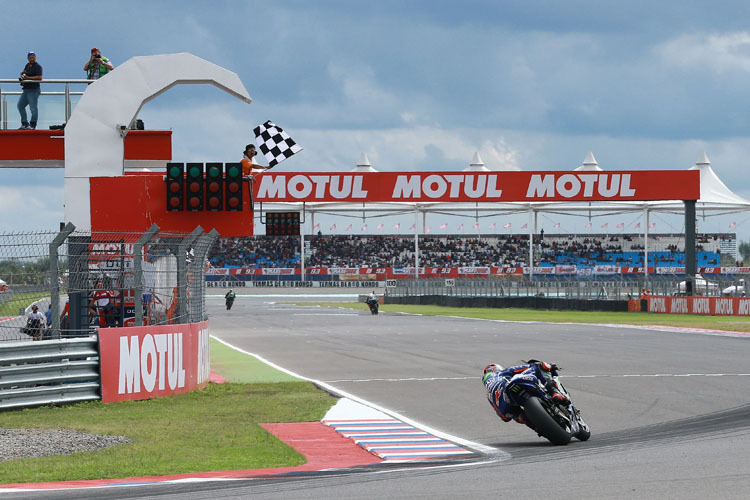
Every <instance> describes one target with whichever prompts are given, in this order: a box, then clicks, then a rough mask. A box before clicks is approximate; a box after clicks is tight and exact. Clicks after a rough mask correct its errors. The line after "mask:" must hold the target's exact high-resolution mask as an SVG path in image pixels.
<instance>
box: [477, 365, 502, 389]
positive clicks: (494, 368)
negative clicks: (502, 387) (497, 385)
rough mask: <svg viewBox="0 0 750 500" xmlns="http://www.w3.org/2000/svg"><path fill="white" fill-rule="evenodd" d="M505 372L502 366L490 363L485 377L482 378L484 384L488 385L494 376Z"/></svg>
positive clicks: (485, 369) (485, 370) (485, 371)
mask: <svg viewBox="0 0 750 500" xmlns="http://www.w3.org/2000/svg"><path fill="white" fill-rule="evenodd" d="M501 371H503V367H502V366H501V365H498V364H495V363H490V364H489V365H487V366H486V367H485V368H484V376H483V377H482V383H483V384H486V383H487V381H488V380H489V379H490V378H491V377H492V375H494V374H495V373H500V372H501Z"/></svg>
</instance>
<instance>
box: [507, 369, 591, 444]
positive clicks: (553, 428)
mask: <svg viewBox="0 0 750 500" xmlns="http://www.w3.org/2000/svg"><path fill="white" fill-rule="evenodd" d="M532 361H534V360H529V361H528V362H529V363H531V362H532ZM558 369H559V368H558ZM548 384H555V386H556V388H557V390H558V391H559V392H560V393H561V394H563V395H565V396H567V398H568V401H569V402H568V403H558V402H555V401H554V400H553V399H552V397H551V395H550V390H549V389H548ZM505 394H507V395H508V397H509V399H510V400H511V403H512V404H514V405H517V406H520V407H522V408H523V410H524V413H525V414H526V420H527V425H528V426H529V427H530V428H531V429H533V430H534V431H536V433H537V434H538V435H540V436H542V437H544V438H546V439H547V440H549V442H550V443H552V444H556V445H564V444H568V442H570V440H571V439H572V438H574V437H575V438H577V439H578V440H580V441H586V440H587V439H588V438H589V437H591V430H590V429H589V426H588V425H586V422H584V420H583V417H581V412H580V411H579V410H578V409H577V408H576V407H575V406H573V403H572V402H571V401H570V394H568V392H567V391H566V390H565V387H563V385H562V384H561V383H560V381H559V380H558V378H557V377H553V378H552V380H550V381H547V380H545V378H544V376H543V375H542V371H541V368H540V367H539V364H538V363H537V364H534V370H533V372H532V373H530V374H524V375H522V376H519V377H514V378H513V379H511V381H510V382H509V383H508V386H507V387H506V388H505Z"/></svg>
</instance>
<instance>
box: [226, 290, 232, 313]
mask: <svg viewBox="0 0 750 500" xmlns="http://www.w3.org/2000/svg"><path fill="white" fill-rule="evenodd" d="M224 298H225V299H226V300H225V305H226V306H227V311H228V310H230V309H231V308H232V304H234V293H232V292H231V291H230V292H229V293H227V294H226V295H225V296H224Z"/></svg>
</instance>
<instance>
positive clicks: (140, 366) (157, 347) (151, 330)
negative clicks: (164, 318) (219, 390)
mask: <svg viewBox="0 0 750 500" xmlns="http://www.w3.org/2000/svg"><path fill="white" fill-rule="evenodd" d="M99 349H100V358H101V362H100V364H101V383H102V401H103V402H105V403H110V402H112V401H126V400H131V401H135V400H140V399H150V398H155V397H160V396H170V395H172V394H183V393H186V392H190V391H194V390H196V389H199V388H202V387H205V386H206V384H208V379H209V376H210V373H211V365H210V348H209V337H208V321H203V322H201V323H192V324H186V325H159V326H142V327H131V328H128V327H126V328H100V329H99Z"/></svg>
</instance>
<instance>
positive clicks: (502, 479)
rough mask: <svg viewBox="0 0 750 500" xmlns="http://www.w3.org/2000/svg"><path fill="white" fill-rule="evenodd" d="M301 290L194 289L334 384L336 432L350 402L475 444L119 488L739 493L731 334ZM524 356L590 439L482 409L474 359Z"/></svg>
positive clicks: (744, 350)
mask: <svg viewBox="0 0 750 500" xmlns="http://www.w3.org/2000/svg"><path fill="white" fill-rule="evenodd" d="M243 292H244V291H243ZM305 292H310V291H307V290H306V291H305ZM315 292H317V293H304V294H303V293H299V291H298V290H289V291H282V290H279V289H274V290H272V291H269V292H268V293H265V291H264V290H256V289H254V290H252V293H249V292H248V293H240V294H239V295H238V297H237V300H236V301H235V304H234V307H233V308H232V310H231V311H226V310H225V308H224V303H223V302H224V301H223V291H221V290H218V289H217V290H209V291H208V293H207V299H206V303H207V307H208V311H209V316H210V318H209V320H210V325H211V333H212V335H213V336H214V337H215V338H216V339H219V340H220V341H221V342H224V343H226V344H230V345H232V346H234V347H236V348H237V349H240V350H242V351H244V352H246V353H252V355H253V356H256V357H258V358H262V359H263V360H265V361H266V362H268V363H270V364H271V365H272V366H275V367H277V368H279V369H281V370H284V371H286V372H287V373H288V374H292V375H295V376H298V377H303V378H307V379H311V380H314V381H317V382H316V383H318V384H319V385H320V386H321V387H324V388H325V389H326V390H329V391H330V392H333V393H335V394H338V395H342V396H346V398H345V399H343V400H342V401H343V402H342V403H339V404H338V405H336V406H339V405H343V406H350V407H349V408H336V407H334V409H332V410H331V412H330V413H329V415H327V417H326V418H327V420H329V424H330V427H332V428H333V429H335V430H337V431H340V432H339V433H340V434H341V435H342V436H344V435H345V433H357V432H359V430H358V429H352V427H355V426H353V425H348V424H347V422H343V423H342V420H348V419H350V418H351V416H352V415H354V417H355V419H357V420H362V421H367V420H368V419H370V420H377V422H378V423H379V424H384V425H379V426H377V427H387V426H394V427H400V429H397V430H398V431H401V432H406V433H407V434H408V436H409V439H410V441H414V435H415V434H416V433H422V432H424V433H425V434H421V435H420V437H426V435H429V436H433V438H434V439H441V440H445V442H447V443H448V446H456V448H454V449H458V448H461V449H466V450H469V451H472V452H473V453H474V454H473V455H471V456H466V457H460V456H459V457H449V458H448V459H445V460H419V461H417V462H413V463H408V462H407V463H403V462H401V463H399V461H398V460H395V461H393V462H391V463H390V465H389V464H388V463H387V461H385V460H384V459H383V457H377V456H376V452H377V450H375V451H370V452H369V453H370V456H371V457H372V458H371V459H368V460H367V461H366V462H367V463H368V464H370V465H367V466H359V467H354V468H346V469H337V468H335V467H334V468H329V467H324V466H320V467H319V468H318V470H317V472H314V471H311V470H308V471H307V472H305V473H296V474H291V475H289V474H281V475H278V474H277V475H269V476H266V477H261V475H256V476H254V478H249V477H250V476H249V475H244V477H243V476H242V475H236V476H235V477H231V478H230V477H226V478H224V480H216V479H210V478H203V479H199V480H198V481H197V482H196V480H195V479H190V478H185V479H182V480H177V481H168V480H167V481H165V482H161V483H159V484H154V483H150V484H130V485H129V486H133V487H129V488H128V489H127V495H128V497H131V498H148V497H151V496H153V495H157V494H158V495H159V496H160V497H163V498H178V497H179V498H180V499H182V500H184V499H191V498H217V497H227V496H230V497H248V496H253V495H259V496H262V497H263V498H290V496H291V495H294V498H355V497H356V498H409V497H414V498H424V497H426V496H429V497H434V498H468V497H477V496H479V495H483V494H487V493H488V492H490V493H493V492H494V493H498V494H499V493H505V494H507V495H513V496H515V495H529V494H531V495H549V496H554V498H558V499H568V498H569V499H580V498H618V499H619V498H639V499H640V498H654V499H661V498H664V499H666V498H677V497H680V498H702V499H705V498H708V499H726V498H748V497H750V476H749V475H748V473H747V466H746V464H747V461H746V457H747V450H748V449H750V406H749V405H748V402H747V392H746V387H747V384H748V381H750V366H749V365H748V362H747V361H746V360H747V359H748V356H749V355H750V338H748V336H746V335H745V336H743V335H735V334H732V335H724V334H722V333H721V332H718V331H711V332H707V331H699V330H693V331H690V330H687V329H669V328H662V327H653V328H642V327H641V328H634V327H628V326H620V325H578V324H543V323H535V322H526V323H522V322H504V321H486V320H474V319H466V318H455V317H428V316H419V315H406V314H398V313H392V312H389V311H388V307H387V305H386V306H384V308H383V309H381V314H379V315H378V316H371V315H370V313H369V311H366V310H365V309H364V308H363V309H361V310H353V309H343V308H328V307H318V306H315V305H305V304H304V303H305V302H323V301H338V302H341V301H349V300H351V301H356V300H357V295H356V294H345V293H344V294H341V293H337V294H335V297H332V296H330V295H326V294H325V293H326V291H325V290H315ZM291 302H295V303H301V304H300V305H292V304H290V303H291ZM529 357H536V358H538V359H545V360H549V361H554V362H556V363H558V364H559V365H560V366H562V367H563V371H562V373H561V379H562V381H563V383H564V384H565V385H566V387H567V388H568V390H569V391H570V393H571V395H572V397H573V400H574V402H575V403H576V405H577V406H578V407H580V408H581V409H582V411H583V413H584V417H585V418H586V420H587V422H588V423H589V425H590V426H591V429H592V437H591V439H590V440H589V441H587V442H578V441H575V440H574V441H572V442H571V443H570V444H569V445H567V446H563V447H555V446H551V445H550V444H549V443H548V442H547V441H546V440H544V439H542V438H539V437H537V436H536V435H535V434H534V433H533V432H531V431H530V430H528V429H527V428H525V427H524V426H521V425H518V424H515V423H512V422H511V423H507V424H506V423H503V422H501V421H500V420H499V419H498V418H497V417H496V416H495V415H494V411H493V410H492V409H491V408H490V406H489V405H488V404H487V402H486V399H485V394H484V388H483V386H482V384H481V373H482V368H483V367H484V366H485V365H486V364H487V363H488V362H497V363H502V364H505V365H509V364H512V363H516V362H518V361H520V360H522V359H527V358H529ZM352 408H354V409H355V410H354V412H355V413H352V411H353V410H352ZM384 415H385V416H384ZM373 417H377V418H373ZM386 420H389V422H388V423H384V422H385V421H386ZM365 423H366V424H367V425H369V424H371V423H372V422H365ZM337 427H338V429H336V428H337ZM385 430H386V429H377V428H372V427H370V428H368V429H367V431H366V432H370V433H373V432H374V433H377V432H380V431H385ZM388 430H390V429H388ZM331 432H334V430H331ZM379 438H380V436H378V438H372V436H367V435H366V436H355V437H351V435H349V436H347V437H346V439H349V440H352V441H354V440H355V439H356V440H360V441H361V440H373V441H375V440H377V439H379ZM433 438H430V437H426V439H433ZM435 442H437V441H435ZM314 447H315V446H313V452H312V453H314ZM351 447H353V448H357V446H356V445H354V444H351ZM389 447H390V448H392V447H393V444H392V443H391V444H390V445H389ZM363 448H364V446H363ZM309 449H310V448H308V450H309ZM365 453H367V452H365ZM371 461H372V463H374V462H379V463H377V464H375V465H373V464H372V463H371ZM321 468H324V469H325V470H320V469H321ZM313 469H314V468H313ZM269 472H270V471H269ZM165 479H166V478H165ZM121 486H122V485H121ZM123 492H124V490H123V489H122V488H121V487H115V488H112V487H110V488H104V489H103V488H83V489H75V490H64V491H49V490H47V491H44V492H37V493H39V494H43V495H44V497H45V498H120V497H121V495H122V494H124V493H123ZM28 493H30V492H26V493H20V492H19V493H18V494H19V495H23V496H27V495H28ZM15 495H16V494H14V493H10V495H9V497H13V496H15Z"/></svg>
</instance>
